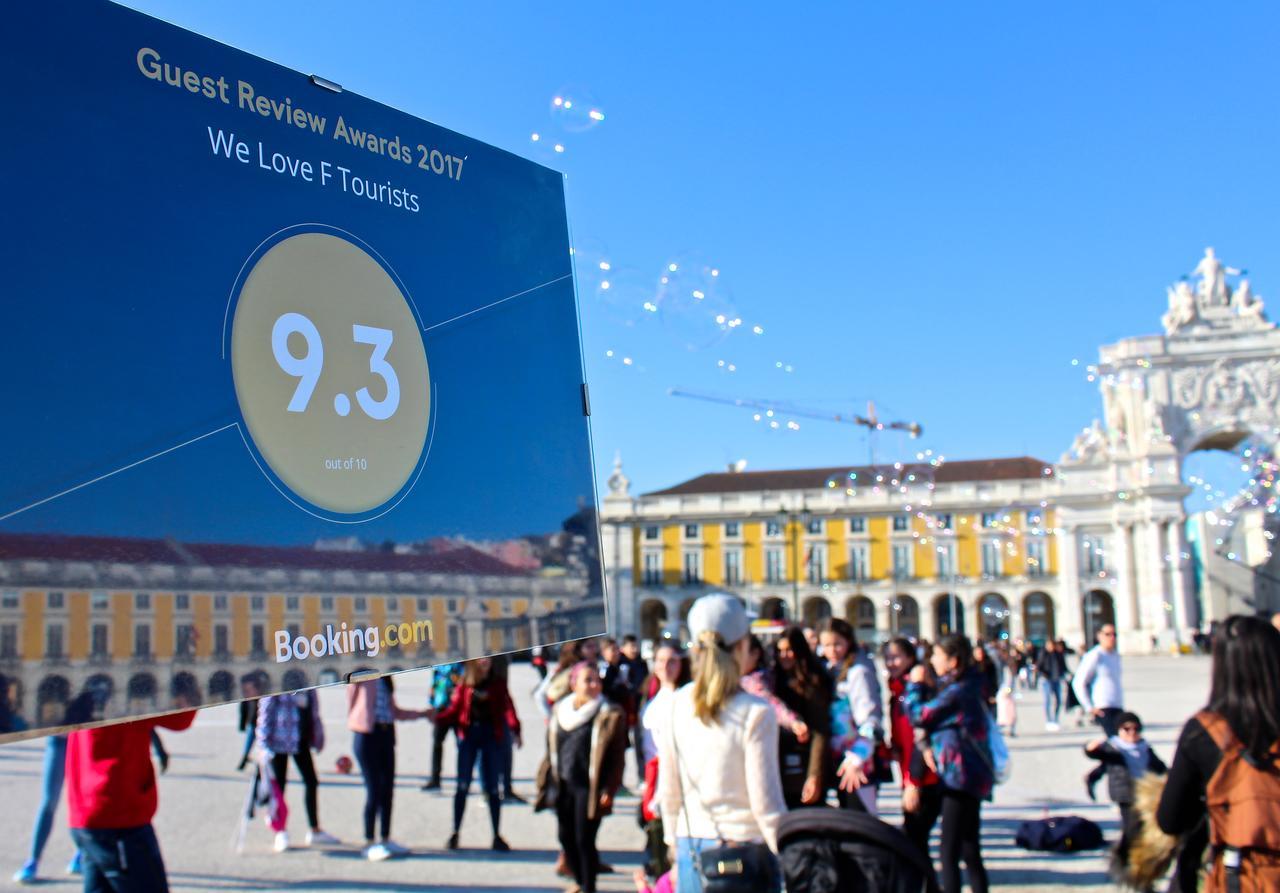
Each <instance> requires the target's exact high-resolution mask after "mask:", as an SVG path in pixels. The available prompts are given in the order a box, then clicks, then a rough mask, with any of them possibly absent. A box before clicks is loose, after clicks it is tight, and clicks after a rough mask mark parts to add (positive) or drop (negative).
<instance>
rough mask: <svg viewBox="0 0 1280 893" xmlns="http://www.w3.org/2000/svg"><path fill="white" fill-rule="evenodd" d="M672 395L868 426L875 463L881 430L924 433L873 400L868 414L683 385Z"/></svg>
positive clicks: (872, 460)
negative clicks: (882, 412)
mask: <svg viewBox="0 0 1280 893" xmlns="http://www.w3.org/2000/svg"><path fill="white" fill-rule="evenodd" d="M667 393H668V394H670V395H671V396H672V397H684V398H686V399H689V400H703V401H705V402H707V403H719V404H721V405H724V406H736V407H739V408H741V409H755V410H760V411H761V412H763V413H766V414H768V415H769V416H770V417H772V416H774V415H781V416H798V417H800V418H806V419H817V420H819V421H823V422H838V423H840V424H844V425H857V426H860V427H863V428H866V429H867V431H868V432H869V434H870V435H871V443H869V444H868V446H869V448H870V450H871V464H872V465H875V443H874V442H875V434H876V432H879V431H886V430H887V431H905V432H907V433H908V434H909V435H911V437H912V438H913V439H914V438H917V437H919V436H920V435H921V433H923V431H924V428H922V427H921V426H920V425H919V423H917V422H900V421H894V422H886V421H882V420H881V419H880V416H879V415H878V414H877V412H876V404H875V402H874V401H872V400H868V401H867V414H866V415H858V414H857V413H852V414H845V413H839V412H835V413H833V412H824V411H823V410H820V409H806V408H804V407H802V406H794V405H792V404H790V403H785V402H783V401H779V400H756V399H751V398H747V397H725V396H721V395H719V394H703V393H699V392H697V391H686V390H682V389H680V388H671V389H669V390H668V391H667Z"/></svg>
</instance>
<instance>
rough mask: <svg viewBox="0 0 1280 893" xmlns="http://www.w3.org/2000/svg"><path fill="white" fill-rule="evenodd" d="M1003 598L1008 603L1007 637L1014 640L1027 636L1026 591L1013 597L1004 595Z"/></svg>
mask: <svg viewBox="0 0 1280 893" xmlns="http://www.w3.org/2000/svg"><path fill="white" fill-rule="evenodd" d="M1005 598H1006V599H1007V600H1008V603H1009V638H1011V639H1013V640H1014V641H1017V640H1018V639H1025V638H1026V637H1027V625H1026V613H1025V608H1026V599H1027V596H1026V593H1023V594H1022V595H1014V596H1013V597H1009V596H1005Z"/></svg>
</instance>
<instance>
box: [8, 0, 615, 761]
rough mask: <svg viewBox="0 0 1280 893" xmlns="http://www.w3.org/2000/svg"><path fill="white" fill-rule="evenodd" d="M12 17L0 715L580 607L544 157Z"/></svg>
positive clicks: (589, 473)
mask: <svg viewBox="0 0 1280 893" xmlns="http://www.w3.org/2000/svg"><path fill="white" fill-rule="evenodd" d="M11 19H13V20H14V21H11V23H10V27H9V28H7V29H6V32H5V37H4V38H3V41H4V44H5V45H4V52H3V53H0V71H3V73H4V77H5V82H6V83H7V84H9V85H10V87H11V90H10V96H9V100H8V112H9V115H10V120H11V121H13V122H15V123H16V122H21V126H22V130H23V134H24V137H23V139H22V140H20V141H18V140H7V141H5V142H4V144H3V148H0V159H2V167H3V171H4V173H3V175H2V176H3V178H4V191H5V194H6V202H7V204H6V210H7V214H6V218H7V224H6V230H7V231H6V238H5V239H4V240H3V243H2V244H3V247H0V252H3V254H2V256H3V261H4V266H5V269H6V272H7V276H6V283H5V308H6V325H5V326H4V328H3V329H2V330H0V344H2V345H3V349H0V378H2V380H3V381H4V382H5V387H4V394H5V414H6V425H5V431H6V435H7V436H5V437H4V438H0V468H3V472H0V677H2V678H0V740H4V739H6V738H17V737H22V736H25V735H31V734H39V733H41V731H42V730H50V729H54V728H59V727H64V726H68V725H80V724H85V723H90V722H98V721H102V720H113V719H124V718H132V717H138V716H143V715H147V714H153V713H158V712H164V711H168V710H174V709H179V708H183V707H189V706H199V705H203V704H210V703H217V702H222V701H227V700H234V699H238V698H242V697H247V696H250V695H256V694H269V693H272V692H277V691H294V690H298V689H303V688H307V687H310V686H316V685H324V684H330V683H335V682H340V681H345V680H346V679H347V678H348V677H349V676H350V674H352V673H354V672H357V671H366V670H367V671H371V672H374V673H388V672H395V671H399V670H405V669H411V668H418V667H424V666H429V665H431V664H435V663H440V662H443V661H452V660H458V659H463V658H473V657H478V656H480V655H484V654H491V653H496V652H504V651H513V650H522V649H527V648H530V647H532V646H534V645H538V644H548V643H552V642H557V641H563V640H566V639H571V638H578V637H582V636H587V635H596V634H600V633H602V632H604V630H605V613H604V600H603V591H602V576H601V573H600V555H599V547H598V540H597V526H596V495H595V491H594V484H593V480H594V477H593V470H592V462H591V446H590V432H589V429H588V419H587V412H588V409H587V405H588V404H587V399H586V387H585V384H584V374H583V364H582V356H581V347H580V339H579V329H578V315H577V305H576V300H575V292H574V284H573V277H572V272H571V260H572V259H571V257H570V251H569V240H568V227H567V222H566V218H565V204H564V191H563V179H562V177H561V175H560V174H559V173H557V172H555V171H552V170H549V169H547V168H544V167H541V166H540V165H537V164H535V163H533V162H530V161H527V160H524V159H521V158H519V157H517V156H514V155H511V154H509V153H507V152H504V151H501V150H499V149H496V148H493V147H491V146H488V145H485V144H483V143H480V142H477V141H476V140H473V139H470V138H468V137H465V136H463V135H461V134H458V133H455V132H453V131H449V130H446V129H444V128H442V127H438V126H436V125H434V124H431V123H428V122H426V121H423V120H420V119H417V118H413V117H411V116H409V115H406V114H403V113H401V112H398V111H395V110H393V109H390V108H388V107H386V106H383V105H380V104H378V103H376V102H373V101H371V100H369V99H365V98H363V97H361V96H358V95H356V94H354V93H352V92H350V91H349V90H345V89H343V88H342V87H341V86H339V85H338V84H336V83H334V82H332V81H329V80H326V79H324V78H321V77H316V76H310V75H304V74H300V73H298V72H295V71H291V70H289V69H285V68H282V67H280V66H278V65H275V64H273V63H270V62H267V61H265V60H262V59H259V58H256V57H254V56H251V55H248V54H246V53H242V52H240V51H237V50H234V49H231V48H229V47H226V46H223V45H221V44H218V43H216V42H214V41H211V40H208V39H206V38H203V37H200V36H198V35H195V34H192V33H190V32H187V31H184V30H182V29H180V28H176V27H174V26H172V25H168V24H165V23H163V22H160V21H158V20H156V19H153V18H150V17H148V16H145V15H142V14H139V13H136V12H133V11H130V10H127V9H123V8H121V7H118V6H114V5H112V4H109V3H105V2H104V3H85V4H75V5H74V6H71V5H67V6H63V5H51V6H49V7H47V8H46V7H44V6H35V5H28V6H25V7H18V8H15V9H14V10H12V11H11ZM55 46H56V47H57V48H58V52H57V53H50V52H49V51H48V48H49V47H55ZM90 147H92V151H88V149H89V148H90Z"/></svg>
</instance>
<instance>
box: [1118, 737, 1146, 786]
mask: <svg viewBox="0 0 1280 893" xmlns="http://www.w3.org/2000/svg"><path fill="white" fill-rule="evenodd" d="M1108 741H1109V743H1110V744H1111V746H1112V747H1114V748H1115V749H1116V750H1118V751H1120V755H1121V756H1122V757H1124V765H1125V768H1126V769H1128V770H1129V774H1130V775H1131V776H1132V777H1133V780H1134V781H1137V780H1138V779H1139V778H1141V777H1142V776H1143V775H1145V774H1146V772H1147V763H1148V761H1149V758H1150V755H1151V745H1149V744H1147V742H1146V740H1144V739H1139V740H1138V741H1136V742H1135V743H1133V744H1130V743H1129V742H1128V741H1124V740H1122V739H1121V738H1120V736H1119V735H1112V736H1111V737H1110V738H1109V739H1108Z"/></svg>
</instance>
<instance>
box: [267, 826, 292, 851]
mask: <svg viewBox="0 0 1280 893" xmlns="http://www.w3.org/2000/svg"><path fill="white" fill-rule="evenodd" d="M271 849H273V850H275V851H276V852H277V853H283V852H284V851H285V850H287V849H289V832H288V831H277V832H276V842H275V843H274V844H272V845H271Z"/></svg>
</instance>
